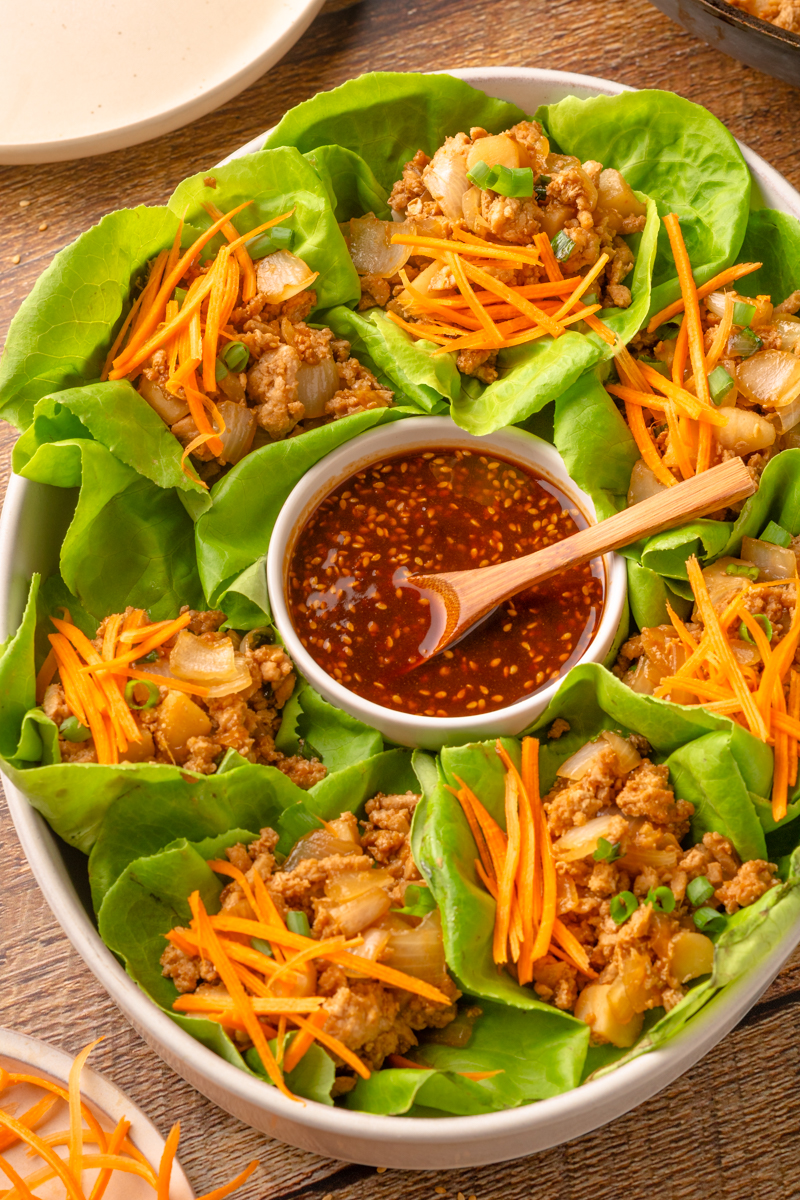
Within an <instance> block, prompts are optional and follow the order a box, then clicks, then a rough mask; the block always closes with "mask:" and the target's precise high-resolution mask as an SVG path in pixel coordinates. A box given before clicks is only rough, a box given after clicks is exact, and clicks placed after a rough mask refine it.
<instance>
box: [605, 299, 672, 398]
mask: <svg viewBox="0 0 800 1200" xmlns="http://www.w3.org/2000/svg"><path fill="white" fill-rule="evenodd" d="M583 299H584V300H585V299H586V297H585V296H584V297H583ZM639 362H643V363H645V365H646V366H648V367H652V369H653V370H654V371H658V373H659V375H663V376H664V378H665V379H672V372H671V371H670V369H669V367H668V366H667V364H666V363H665V362H662V361H661V359H660V358H640V359H639Z"/></svg>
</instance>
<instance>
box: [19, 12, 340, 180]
mask: <svg viewBox="0 0 800 1200" xmlns="http://www.w3.org/2000/svg"><path fill="white" fill-rule="evenodd" d="M322 4H323V0H238V3H237V4H235V5H231V4H230V3H227V2H226V0H135V3H131V2H130V0H101V2H100V3H99V4H98V3H97V0H70V3H69V4H65V3H63V0H61V2H59V0H23V2H22V3H18V4H6V5H4V6H3V33H2V37H0V112H2V114H3V117H2V122H0V163H13V164H17V163H42V162H60V161H62V160H64V159H70V158H82V157H84V156H85V155H88V154H104V153H106V152H107V151H109V150H120V149H122V147H124V146H132V145H135V144H136V143H137V142H144V141H147V140H148V139H149V138H154V137H158V136H159V135H160V134H162V133H168V132H169V131H170V130H172V129H177V128H178V127H179V126H180V125H185V124H186V123H187V122H188V121H193V120H195V119H196V118H197V117H202V116H203V115H204V114H205V113H207V112H210V111H211V110H212V109H214V108H218V107H219V105H221V104H224V103H225V101H226V100H230V98H231V97H232V96H235V95H236V94H237V93H238V92H240V91H242V90H243V88H246V87H247V86H248V85H249V84H251V83H253V81H254V80H256V79H257V78H258V77H259V75H262V74H263V73H264V71H266V70H267V69H268V68H269V67H271V66H272V65H273V64H274V63H276V62H277V61H278V59H280V58H282V57H283V55H284V54H285V53H286V51H287V50H288V49H289V48H290V46H292V45H294V43H295V42H296V41H297V39H298V38H299V37H300V36H301V34H303V33H304V32H305V30H306V29H307V27H308V26H309V25H310V24H311V21H312V20H313V19H314V17H315V16H316V15H317V13H318V12H319V10H320V8H321V7H322Z"/></svg>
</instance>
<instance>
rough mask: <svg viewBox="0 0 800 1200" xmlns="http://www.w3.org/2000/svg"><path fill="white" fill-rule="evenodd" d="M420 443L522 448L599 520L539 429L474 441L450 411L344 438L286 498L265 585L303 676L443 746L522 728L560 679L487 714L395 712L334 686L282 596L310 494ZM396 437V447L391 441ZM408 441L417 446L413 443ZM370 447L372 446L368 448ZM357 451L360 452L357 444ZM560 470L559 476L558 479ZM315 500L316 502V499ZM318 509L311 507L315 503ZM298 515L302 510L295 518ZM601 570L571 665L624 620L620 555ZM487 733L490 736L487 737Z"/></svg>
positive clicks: (377, 718)
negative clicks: (594, 614) (596, 616)
mask: <svg viewBox="0 0 800 1200" xmlns="http://www.w3.org/2000/svg"><path fill="white" fill-rule="evenodd" d="M423 431H424V433H425V440H426V441H427V440H428V437H429V438H430V447H429V448H430V449H431V450H434V449H437V448H438V447H439V446H442V447H443V448H447V447H448V446H450V445H455V443H456V442H463V443H465V444H466V445H469V446H474V447H475V451H476V453H480V450H481V446H484V447H485V452H486V453H491V454H497V455H498V456H499V457H501V458H502V457H503V455H504V454H505V455H506V456H508V455H512V454H513V453H514V449H515V444H516V447H518V450H519V457H518V459H517V461H519V462H522V461H523V460H524V461H525V462H527V463H528V465H529V466H530V467H531V468H532V469H533V470H535V471H537V472H539V473H540V474H541V475H542V476H543V477H544V478H545V479H546V480H547V481H548V482H549V483H552V484H553V486H555V487H557V488H558V489H559V490H560V491H561V492H562V494H563V495H565V496H566V498H567V500H569V501H570V502H571V503H573V504H574V505H575V506H576V508H578V509H579V510H580V511H581V513H582V515H583V516H584V518H585V519H586V520H587V521H588V523H589V524H594V523H596V520H597V517H596V513H595V508H594V504H593V503H592V499H591V496H589V495H588V494H587V493H586V492H584V491H583V490H582V489H581V488H580V487H578V485H577V484H576V483H575V482H574V481H571V480H570V481H569V483H567V482H566V481H567V480H569V473H568V472H567V469H566V464H565V463H564V460H563V459H562V457H561V455H560V454H559V453H558V451H557V450H556V448H555V446H552V445H551V444H550V443H549V442H545V441H544V440H543V439H542V438H540V437H537V435H536V434H533V433H529V432H528V430H526V429H520V428H519V427H517V426H515V425H507V426H504V427H502V428H501V429H498V430H495V432H494V433H489V434H486V435H485V436H483V437H480V438H477V437H475V436H474V435H471V434H469V433H467V432H466V430H463V429H461V428H459V426H458V425H456V423H455V422H454V421H453V419H452V417H449V416H430V417H424V416H420V417H406V418H404V419H403V420H402V421H397V422H394V423H392V424H390V425H379V426H378V427H377V428H375V429H371V430H368V431H367V432H365V433H362V434H360V435H359V436H358V437H356V438H351V440H350V441H349V442H344V443H343V444H342V445H341V446H338V447H337V448H336V449H335V450H332V451H330V453H328V454H326V455H325V456H324V457H323V458H321V459H320V460H319V462H317V463H316V464H315V465H314V466H313V467H311V468H310V469H309V470H308V471H307V472H306V474H305V475H304V476H303V478H302V479H301V480H300V481H299V483H297V484H296V485H295V487H294V488H293V489H292V491H291V492H290V493H289V496H288V497H287V498H286V500H285V501H284V503H283V506H282V508H281V511H280V513H279V515H278V519H277V521H276V522H275V527H274V529H273V530H272V533H271V535H270V542H269V549H268V551H267V581H268V586H269V597H270V606H271V608H272V618H273V621H274V622H275V626H276V628H277V630H278V632H279V633H280V635H281V637H282V638H283V640H284V642H285V644H286V648H287V650H288V651H289V655H290V657H291V658H292V659H293V660H294V662H295V664H296V665H297V666H298V668H299V669H300V672H301V674H302V675H303V676H304V677H305V678H306V679H308V681H309V682H310V683H312V684H314V685H315V686H316V685H317V684H318V683H320V682H322V683H323V686H324V687H325V688H326V689H327V691H328V692H329V693H330V694H331V695H333V696H335V697H336V702H337V703H338V705H339V706H340V707H341V708H343V709H344V710H345V711H346V712H351V713H352V714H353V715H354V716H357V717H358V718H359V719H360V720H362V721H365V722H366V723H367V724H370V725H373V726H376V725H377V724H378V723H379V722H383V723H389V724H393V725H394V726H395V727H396V728H403V729H405V730H407V731H408V733H409V735H411V734H412V733H413V731H414V730H415V729H416V728H417V727H418V726H420V725H421V726H422V728H423V730H424V729H427V730H429V731H431V732H436V733H437V734H441V735H442V743H443V744H446V743H447V736H448V735H452V736H454V737H459V738H461V737H463V736H464V735H467V734H469V733H472V732H474V733H475V736H476V737H478V736H481V730H482V729H486V728H487V726H488V727H491V726H492V725H499V724H500V723H502V722H504V721H508V719H509V718H511V719H513V718H514V717H519V719H520V720H519V728H520V729H524V728H526V727H527V726H528V725H530V724H531V722H532V721H534V720H535V719H536V717H537V716H538V715H539V713H541V712H543V711H544V709H545V708H546V707H547V705H548V704H549V703H550V701H551V700H552V698H553V696H554V695H555V694H556V692H557V691H558V689H559V687H560V686H561V684H562V683H563V682H564V679H565V678H566V675H565V676H564V677H563V678H559V679H556V680H554V681H553V682H552V683H549V684H547V685H546V686H545V687H541V688H538V689H537V690H536V691H535V692H532V693H531V694H530V695H529V696H527V697H524V698H522V699H520V700H518V701H517V702H516V704H513V705H506V706H504V707H502V708H498V709H493V710H492V711H491V712H488V713H485V714H482V715H478V716H469V717H446V718H445V717H441V718H440V717H425V716H416V715H414V714H412V713H407V712H402V711H396V710H394V709H390V708H386V707H384V706H383V705H381V704H375V703H374V702H373V701H370V700H366V699H363V698H362V697H361V696H359V695H357V693H353V692H351V691H350V689H349V688H346V687H345V686H344V685H343V684H341V683H339V682H338V681H337V680H336V679H334V678H333V677H332V676H331V675H329V674H328V672H327V671H325V670H324V668H323V667H321V666H320V665H319V663H317V661H316V660H315V659H314V658H313V657H312V656H311V654H309V652H308V650H306V648H305V646H304V645H303V643H302V642H301V641H300V638H299V636H298V634H297V632H296V630H295V628H294V625H293V624H292V620H291V617H290V616H289V611H288V605H287V603H286V595H285V568H286V551H287V547H289V546H290V545H291V543H292V539H293V535H295V533H296V531H297V530H298V527H299V526H300V523H301V520H302V523H303V524H305V521H306V520H307V519H308V518H309V516H310V513H309V511H308V510H309V507H310V506H309V502H308V500H307V495H308V494H309V493H310V494H312V495H315V496H316V495H317V494H320V495H321V494H322V492H323V489H324V490H325V492H326V493H327V492H330V491H333V490H334V489H335V488H337V487H339V486H340V485H341V484H342V483H343V482H344V481H345V479H347V478H348V477H349V476H350V475H351V474H354V473H355V472H356V471H357V470H360V469H361V468H362V467H364V466H367V465H368V464H370V463H374V462H381V461H386V460H387V459H389V458H394V457H396V456H397V455H398V454H402V453H403V452H404V442H405V451H406V452H407V453H420V454H421V453H423V448H422V447H420V446H418V445H417V444H416V443H417V442H418V441H419V439H420V437H421V435H422V433H423ZM390 440H391V441H393V442H394V445H393V446H390V445H389V444H388V443H389V442H390ZM408 443H414V445H413V446H410V445H409V444H408ZM371 447H377V448H376V449H375V450H372V449H371ZM359 448H361V449H359ZM559 472H563V475H564V479H561V478H559V477H558V476H559ZM318 502H319V501H318ZM314 507H315V508H316V505H315V506H314ZM297 513H300V514H301V519H300V520H298V517H297ZM603 566H604V574H605V591H604V602H603V612H602V615H601V617H600V622H599V624H598V627H597V630H596V632H595V634H594V636H593V637H592V640H591V642H590V643H589V645H588V646H587V647H586V650H585V652H584V653H583V654H582V655H581V657H580V659H578V660H577V661H576V662H575V663H574V664H573V666H578V665H579V664H582V663H587V662H602V661H603V659H604V658H605V656H606V654H607V653H608V647H609V646H610V645H611V644H612V643H613V640H614V637H615V636H616V633H617V630H618V628H619V624H620V621H621V620H622V619H623V614H624V611H625V603H626V599H627V569H626V566H625V560H624V559H623V558H622V557H621V556H620V555H619V554H605V555H603ZM486 736H489V735H486Z"/></svg>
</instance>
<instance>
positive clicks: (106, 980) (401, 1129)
mask: <svg viewBox="0 0 800 1200" xmlns="http://www.w3.org/2000/svg"><path fill="white" fill-rule="evenodd" d="M441 73H447V74H452V75H455V76H457V77H459V78H462V79H464V80H466V81H467V82H472V83H474V85H475V86H476V87H479V88H483V89H484V90H485V89H486V88H487V87H489V86H490V84H491V83H492V82H497V83H498V84H499V85H500V86H501V88H502V86H503V84H504V83H508V84H509V85H511V86H513V84H514V82H515V81H516V82H521V83H523V84H526V83H528V84H530V85H532V86H533V85H536V84H545V85H546V84H552V85H553V86H554V87H562V88H564V89H566V90H567V92H570V91H572V90H574V89H576V88H582V89H585V90H587V91H589V92H590V93H592V94H595V95H609V96H614V95H619V94H620V93H621V92H625V91H632V90H634V89H632V88H629V87H628V86H627V85H624V84H619V83H616V82H613V81H611V80H606V79H603V78H600V77H594V76H590V75H580V74H573V73H572V72H567V71H552V70H540V69H538V68H535V67H517V66H511V67H487V68H479V67H470V68H464V69H461V68H451V69H447V68H443V69H442V72H441ZM268 132H269V131H266V133H262V134H260V135H258V137H256V138H253V139H252V140H251V141H250V142H248V143H247V144H246V145H245V146H243V147H241V149H240V150H239V151H238V152H236V154H233V155H231V156H230V158H234V157H237V156H238V155H239V154H245V153H250V152H253V151H255V150H258V149H260V148H261V146H262V145H263V142H264V139H265V137H266V136H267V133H268ZM739 146H740V148H741V150H742V152H743V155H744V158H745V161H746V162H747V165H748V167H749V169H750V172H751V176H752V177H753V181H754V183H756V184H758V181H759V180H763V181H765V182H766V183H767V184H768V186H769V187H770V189H771V190H772V191H773V192H774V193H776V194H778V195H779V196H780V197H781V202H782V204H783V205H784V206H785V207H784V211H789V212H794V213H796V214H797V215H799V216H800V195H799V194H798V193H797V192H796V191H795V189H794V188H793V187H792V186H791V184H790V183H788V181H787V180H785V179H784V178H783V176H781V175H780V174H779V173H778V171H776V170H775V168H774V167H771V166H770V165H769V164H768V163H767V162H766V161H765V160H764V159H763V158H761V156H760V155H758V154H756V153H755V152H754V151H753V150H751V149H750V148H749V147H748V146H746V145H745V144H743V143H741V142H740V143H739ZM225 161H229V160H225ZM28 492H29V484H28V482H27V481H26V480H23V479H21V478H19V477H18V476H13V475H12V477H11V479H10V481H9V486H8V491H7V494H6V498H5V502H4V504H3V510H2V517H0V636H5V635H6V634H7V632H8V631H9V628H10V623H9V616H10V614H9V600H10V598H11V596H12V595H13V590H14V583H15V580H14V575H13V569H12V564H11V562H10V560H9V557H8V554H7V553H4V549H5V547H6V545H12V546H13V543H14V536H15V533H16V530H17V529H18V527H19V524H20V519H21V515H22V511H23V509H24V505H25V500H26V495H27V494H28ZM12 631H13V630H12ZM3 783H4V787H5V791H6V796H7V800H8V806H9V810H10V812H11V816H12V819H13V821H14V825H15V828H16V831H17V834H18V836H19V838H20V841H21V843H22V847H23V849H24V851H25V854H26V856H27V858H28V861H29V863H30V866H31V869H32V870H33V873H34V875H35V877H36V879H37V882H38V883H39V886H40V887H41V888H42V891H43V893H44V895H45V898H46V899H47V901H48V903H49V905H50V907H51V909H52V911H53V914H54V916H55V917H56V919H57V920H58V921H59V923H60V924H61V926H62V928H63V929H64V932H65V933H66V935H67V937H68V938H69V940H70V941H71V942H72V944H73V946H74V947H75V948H76V950H77V951H78V952H79V954H80V955H81V957H82V958H83V959H84V961H85V962H86V964H87V966H88V967H89V968H90V970H92V972H93V973H94V974H95V976H96V977H97V979H98V980H99V982H100V983H102V985H103V986H104V987H105V989H106V990H107V991H108V993H109V994H110V995H111V997H112V999H113V1000H114V1001H115V1003H116V1004H117V1005H118V1007H119V1008H120V1009H121V1011H122V1012H123V1013H125V1015H126V1016H127V1017H128V1019H129V1020H130V1022H131V1023H132V1024H133V1025H134V1027H135V1028H136V1029H137V1030H138V1031H139V1032H140V1033H141V1034H142V1036H143V1037H144V1038H145V1040H146V1041H147V1042H148V1043H149V1044H150V1045H151V1046H152V1047H153V1048H154V1049H156V1051H157V1052H158V1053H159V1054H160V1055H161V1057H162V1058H165V1059H166V1061H168V1062H170V1063H171V1065H172V1066H173V1067H174V1068H175V1070H176V1071H177V1072H178V1073H180V1074H183V1076H184V1078H189V1079H190V1082H192V1083H193V1084H194V1086H195V1087H197V1089H198V1090H199V1091H201V1092H204V1094H206V1095H208V1094H209V1092H213V1093H214V1095H213V1096H212V1099H215V1101H216V1102H217V1103H219V1104H220V1105H221V1106H222V1107H226V1108H227V1109H228V1111H231V1108H230V1105H231V1103H233V1104H235V1105H236V1107H237V1108H238V1109H239V1110H240V1111H245V1110H247V1109H252V1108H256V1109H258V1110H259V1111H260V1113H261V1114H263V1120H264V1122H265V1123H267V1125H268V1127H269V1128H270V1130H272V1129H273V1128H274V1127H277V1126H280V1133H279V1134H277V1136H280V1137H282V1138H283V1140H285V1141H289V1142H292V1144H294V1145H305V1146H307V1148H309V1149H313V1150H315V1151H316V1152H317V1153H327V1154H330V1155H332V1156H336V1157H339V1158H348V1159H349V1161H357V1162H363V1163H370V1164H372V1165H376V1166H380V1165H387V1166H393V1167H396V1168H400V1169H403V1168H404V1169H412V1170H420V1169H428V1168H429V1169H442V1168H443V1167H445V1166H462V1165H467V1166H475V1165H481V1164H485V1163H494V1162H501V1161H506V1160H508V1159H512V1158H518V1157H520V1155H522V1154H532V1153H534V1152H536V1151H537V1150H542V1149H546V1148H549V1147H551V1146H555V1145H559V1144H561V1143H563V1142H567V1141H570V1140H572V1139H573V1138H575V1137H578V1136H581V1135H582V1134H584V1133H588V1132H590V1131H591V1130H592V1129H594V1128H597V1127H598V1126H600V1125H604V1124H607V1123H608V1122H609V1121H611V1120H614V1119H615V1118H616V1117H619V1116H621V1115H623V1114H624V1113H626V1112H628V1111H630V1110H631V1109H633V1108H635V1107H636V1106H637V1105H638V1104H640V1103H642V1102H643V1101H645V1100H647V1099H649V1098H650V1097H652V1096H653V1095H655V1094H656V1093H657V1092H658V1091H660V1090H661V1089H662V1088H664V1087H666V1086H668V1084H670V1083H671V1082H672V1081H673V1080H675V1079H676V1078H677V1077H678V1076H679V1075H681V1074H682V1073H683V1072H684V1071H685V1070H687V1069H688V1068H689V1067H690V1066H691V1065H693V1064H694V1063H695V1062H697V1061H698V1060H699V1059H700V1058H701V1057H702V1056H703V1055H704V1054H706V1053H707V1052H708V1051H709V1050H710V1049H711V1048H712V1047H713V1046H714V1045H716V1044H717V1042H719V1041H720V1040H721V1039H722V1038H723V1037H725V1035H726V1034H727V1033H728V1032H729V1031H730V1030H731V1029H732V1028H733V1027H734V1026H735V1025H736V1024H737V1023H738V1022H739V1021H740V1020H741V1018H742V1017H743V1016H744V1014H745V1013H746V1012H747V1010H748V1009H749V1008H750V1007H752V1005H753V1004H754V1003H755V1002H756V1001H757V999H758V998H759V996H760V995H761V994H762V993H763V992H764V991H765V990H766V988H767V987H768V986H769V984H770V983H771V982H772V980H773V979H774V978H775V976H776V975H777V973H778V971H779V970H780V969H781V967H782V966H783V964H784V963H785V962H786V960H787V959H788V958H789V956H790V955H791V953H792V951H793V950H794V948H795V946H796V945H797V943H798V941H800V923H798V927H797V928H796V930H795V931H793V932H792V933H791V934H789V935H786V937H785V938H784V939H782V940H781V941H779V942H778V944H777V945H776V946H774V947H773V948H772V949H771V950H769V952H768V953H767V954H766V955H765V957H764V958H763V959H762V960H760V962H759V963H756V964H754V965H753V967H752V968H751V969H750V970H748V971H746V972H745V973H744V974H743V975H742V976H741V977H740V978H739V979H737V980H735V981H734V982H733V983H732V984H729V985H728V986H727V988H726V989H725V990H724V991H723V992H722V993H721V994H718V995H717V996H715V997H714V998H713V999H712V1000H711V1001H710V1002H709V1003H708V1004H707V1005H706V1006H705V1007H704V1008H703V1009H701V1011H700V1012H698V1013H696V1014H695V1015H694V1016H693V1017H692V1018H691V1021H690V1022H689V1024H688V1025H687V1026H686V1027H685V1028H684V1029H683V1030H681V1031H680V1032H679V1033H678V1034H676V1035H675V1036H674V1037H673V1038H671V1039H670V1040H669V1042H667V1043H666V1044H665V1045H664V1046H662V1047H659V1048H658V1049H655V1050H651V1051H649V1052H648V1053H647V1054H645V1055H642V1056H641V1057H639V1058H636V1059H634V1060H633V1061H631V1062H629V1063H627V1064H625V1065H624V1066H622V1067H619V1068H618V1069H617V1070H615V1071H613V1072H611V1073H610V1074H609V1075H607V1076H605V1077H603V1078H601V1079H595V1080H591V1081H589V1082H587V1083H586V1084H585V1085H583V1086H581V1087H578V1088H575V1089H573V1090H571V1091H568V1092H564V1093H562V1094H560V1095H558V1096H553V1097H549V1098H547V1099H544V1100H537V1101H534V1102H532V1103H530V1104H527V1105H523V1106H521V1107H520V1108H517V1109H505V1110H503V1111H501V1112H498V1113H488V1114H482V1115H480V1116H466V1117H443V1118H440V1119H437V1120H435V1121H433V1120H432V1121H424V1120H408V1121H405V1120H402V1119H399V1118H397V1117H384V1116H377V1115H375V1114H372V1113H362V1112H349V1111H348V1110H346V1109H338V1108H328V1107H326V1106H324V1105H317V1104H313V1103H311V1104H307V1105H306V1106H305V1108H304V1109H303V1110H301V1111H302V1120H301V1121H300V1120H298V1117H299V1116H300V1114H299V1113H298V1109H297V1106H296V1105H294V1104H293V1103H292V1102H291V1101H289V1100H286V1098H285V1097H284V1096H282V1095H281V1094H280V1093H279V1092H277V1090H276V1089H274V1088H271V1087H270V1086H269V1085H268V1084H266V1083H263V1082H261V1081H260V1080H254V1079H253V1078H252V1077H251V1076H249V1075H246V1074H245V1073H244V1072H243V1071H241V1070H239V1068H237V1067H235V1066H233V1065H232V1064H231V1063H228V1062H226V1061H225V1060H224V1059H222V1058H220V1057H219V1056H218V1055H216V1054H215V1053H214V1052H213V1051H211V1050H209V1049H207V1048H206V1047H205V1046H202V1045H201V1044H200V1043H199V1042H197V1041H195V1040H194V1038H192V1037H191V1036H190V1035H189V1034H188V1033H185V1032H184V1031H183V1030H182V1029H179V1028H178V1027H177V1026H176V1025H175V1024H174V1023H173V1022H172V1021H171V1020H170V1018H169V1017H168V1016H167V1015H166V1014H165V1013H163V1012H162V1011H161V1010H160V1009H159V1008H158V1007H157V1005H156V1004H154V1003H153V1001H151V1000H150V998H149V997H148V996H147V995H146V993H145V992H143V991H142V990H141V989H140V988H139V987H138V985H137V984H136V983H134V981H133V980H132V979H131V978H130V976H128V975H127V973H126V972H125V970H124V969H123V968H122V966H121V965H120V964H119V962H118V961H117V960H116V958H115V957H114V955H113V954H112V953H111V951H110V950H108V949H107V947H106V946H105V945H104V943H103V941H102V939H101V938H100V936H99V934H98V933H97V930H96V928H95V926H94V924H93V923H92V921H91V919H90V918H89V915H88V913H87V912H86V910H85V909H84V907H83V905H82V904H81V902H80V900H79V898H78V895H77V892H76V890H75V888H74V885H73V883H72V881H71V879H70V877H69V874H68V872H67V869H66V866H65V863H64V861H63V859H62V858H61V855H60V853H59V850H58V846H57V843H56V841H55V837H54V835H53V833H52V831H51V830H50V828H49V826H48V825H47V823H46V822H45V821H44V819H43V818H42V817H41V816H39V814H38V813H37V812H36V811H35V810H34V809H33V808H32V807H31V805H30V804H29V803H28V801H27V800H26V799H25V797H24V795H23V794H22V792H20V791H19V790H18V789H17V788H15V787H14V786H13V784H11V783H10V781H9V780H8V779H7V778H6V777H5V776H3ZM176 1062H179V1063H180V1064H181V1065H180V1067H178V1066H176ZM195 1064H197V1067H196V1068H195ZM220 1097H224V1100H223V1099H220ZM244 1119H246V1120H248V1121H249V1123H251V1124H252V1123H253V1122H252V1121H251V1120H250V1117H249V1116H247V1117H245V1118H244ZM260 1127H261V1128H264V1125H262V1126H260ZM306 1129H308V1130H310V1131H312V1132H313V1133H317V1134H318V1135H320V1136H321V1137H322V1138H323V1148H322V1149H319V1148H318V1146H317V1144H312V1143H313V1142H314V1139H313V1138H311V1137H306V1136H305V1130H306ZM464 1143H466V1145H464ZM415 1145H416V1146H419V1147H420V1149H421V1150H423V1149H424V1151H425V1152H426V1154H427V1158H428V1161H427V1162H426V1163H424V1164H423V1163H414V1164H409V1162H408V1150H409V1148H412V1147H414V1146H415ZM440 1146H443V1149H444V1153H440V1154H439V1155H438V1157H437V1156H435V1155H434V1153H431V1152H433V1151H435V1150H436V1149H437V1147H440ZM462 1146H463V1147H464V1148H463V1149H462ZM394 1147H396V1148H397V1149H396V1151H395V1149H394ZM354 1155H355V1157H354ZM434 1157H436V1161H435V1162H434V1161H433V1159H434ZM390 1160H393V1161H390Z"/></svg>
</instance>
